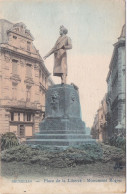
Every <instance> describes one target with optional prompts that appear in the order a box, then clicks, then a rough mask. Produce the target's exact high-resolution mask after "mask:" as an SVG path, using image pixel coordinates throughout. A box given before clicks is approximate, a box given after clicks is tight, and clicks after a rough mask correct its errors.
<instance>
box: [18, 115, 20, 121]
mask: <svg viewBox="0 0 127 194" xmlns="http://www.w3.org/2000/svg"><path fill="white" fill-rule="evenodd" d="M18 121H20V113H18Z"/></svg>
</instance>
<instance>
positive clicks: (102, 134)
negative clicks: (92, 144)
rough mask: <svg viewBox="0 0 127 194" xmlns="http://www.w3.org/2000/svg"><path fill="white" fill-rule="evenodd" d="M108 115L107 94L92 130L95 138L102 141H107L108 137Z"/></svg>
mask: <svg viewBox="0 0 127 194" xmlns="http://www.w3.org/2000/svg"><path fill="white" fill-rule="evenodd" d="M106 115H107V103H106V95H105V96H104V98H103V100H102V101H101V105H100V107H99V109H98V111H97V113H96V115H95V118H94V123H93V126H92V130H91V135H92V137H93V138H94V139H99V141H102V142H105V141H106V140H107V138H108V131H107V121H106Z"/></svg>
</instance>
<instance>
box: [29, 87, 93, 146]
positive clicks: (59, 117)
mask: <svg viewBox="0 0 127 194" xmlns="http://www.w3.org/2000/svg"><path fill="white" fill-rule="evenodd" d="M27 143H28V144H41V145H44V146H73V145H82V144H85V143H95V141H94V140H93V139H91V136H90V135H89V136H88V135H86V133H85V123H84V122H83V121H82V119H81V108H80V101H79V93H78V90H77V88H76V87H74V86H73V85H67V84H65V85H61V84H59V85H54V86H52V87H49V89H48V91H47V93H46V111H45V119H44V120H43V121H42V122H41V123H40V132H39V133H36V134H35V135H34V138H33V139H30V140H27Z"/></svg>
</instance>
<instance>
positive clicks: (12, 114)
mask: <svg viewBox="0 0 127 194" xmlns="http://www.w3.org/2000/svg"><path fill="white" fill-rule="evenodd" d="M11 121H14V113H13V112H11Z"/></svg>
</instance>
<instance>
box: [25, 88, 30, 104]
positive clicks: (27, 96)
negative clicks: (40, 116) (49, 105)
mask: <svg viewBox="0 0 127 194" xmlns="http://www.w3.org/2000/svg"><path fill="white" fill-rule="evenodd" d="M30 90H31V89H30V88H26V101H27V102H30V98H31V91H30Z"/></svg>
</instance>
